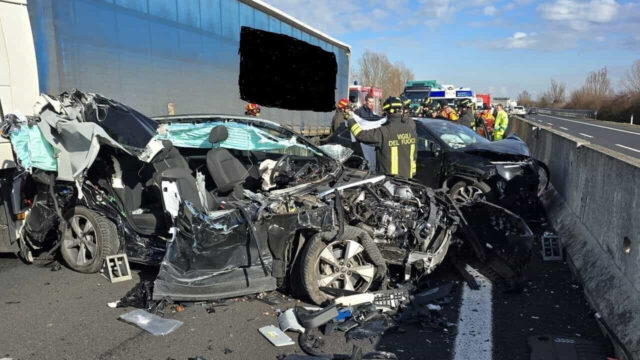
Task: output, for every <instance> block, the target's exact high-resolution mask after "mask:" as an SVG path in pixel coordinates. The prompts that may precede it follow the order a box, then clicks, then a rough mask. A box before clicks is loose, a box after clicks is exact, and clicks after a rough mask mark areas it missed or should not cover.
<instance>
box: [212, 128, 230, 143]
mask: <svg viewBox="0 0 640 360" xmlns="http://www.w3.org/2000/svg"><path fill="white" fill-rule="evenodd" d="M228 137H229V132H228V131H227V127H226V126H224V125H218V126H216V127H214V128H213V129H211V132H210V133H209V142H210V143H212V144H216V143H219V142H223V141H225V140H227V138H228Z"/></svg>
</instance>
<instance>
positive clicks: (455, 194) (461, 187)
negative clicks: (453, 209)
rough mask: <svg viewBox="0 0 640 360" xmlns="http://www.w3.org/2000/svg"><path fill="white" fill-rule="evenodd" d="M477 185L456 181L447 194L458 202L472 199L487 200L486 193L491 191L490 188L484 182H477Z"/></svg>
mask: <svg viewBox="0 0 640 360" xmlns="http://www.w3.org/2000/svg"><path fill="white" fill-rule="evenodd" d="M477 184H478V185H474V184H468V183H467V182H465V181H458V182H457V183H455V184H454V185H453V186H452V187H451V190H450V191H449V195H450V196H451V198H452V199H453V201H455V202H456V203H458V204H462V203H466V202H468V201H473V200H488V194H489V193H490V192H491V188H490V187H489V186H488V185H486V184H484V183H477Z"/></svg>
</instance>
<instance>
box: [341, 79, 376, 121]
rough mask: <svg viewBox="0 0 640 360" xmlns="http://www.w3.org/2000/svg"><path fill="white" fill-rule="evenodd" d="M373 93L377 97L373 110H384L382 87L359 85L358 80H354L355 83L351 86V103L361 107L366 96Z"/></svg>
mask: <svg viewBox="0 0 640 360" xmlns="http://www.w3.org/2000/svg"><path fill="white" fill-rule="evenodd" d="M368 94H371V96H373V98H374V99H375V103H374V106H373V111H374V112H375V113H376V114H380V113H381V112H382V89H379V88H375V87H371V86H362V85H358V82H357V81H354V82H353V85H351V86H349V103H351V106H353V107H355V108H359V107H360V106H362V105H364V98H365V97H366V96H367V95H368Z"/></svg>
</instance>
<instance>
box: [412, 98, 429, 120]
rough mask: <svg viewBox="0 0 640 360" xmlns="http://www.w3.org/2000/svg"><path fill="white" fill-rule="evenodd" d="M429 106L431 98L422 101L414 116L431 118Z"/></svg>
mask: <svg viewBox="0 0 640 360" xmlns="http://www.w3.org/2000/svg"><path fill="white" fill-rule="evenodd" d="M431 104H432V101H431V98H426V99H424V101H423V102H422V103H420V106H419V107H418V110H417V111H416V115H418V116H419V117H431Z"/></svg>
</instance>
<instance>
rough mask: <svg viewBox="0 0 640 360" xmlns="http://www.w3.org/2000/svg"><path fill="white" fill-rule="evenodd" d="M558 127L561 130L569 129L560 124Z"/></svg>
mask: <svg viewBox="0 0 640 360" xmlns="http://www.w3.org/2000/svg"><path fill="white" fill-rule="evenodd" d="M560 129H562V130H569V129H567V128H566V127H564V126H560Z"/></svg>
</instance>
